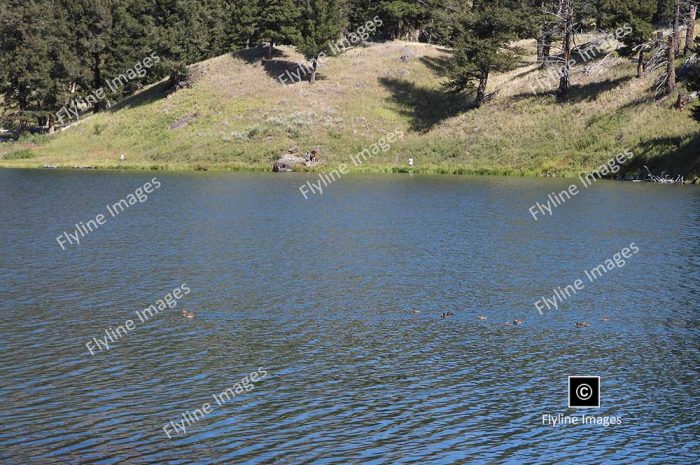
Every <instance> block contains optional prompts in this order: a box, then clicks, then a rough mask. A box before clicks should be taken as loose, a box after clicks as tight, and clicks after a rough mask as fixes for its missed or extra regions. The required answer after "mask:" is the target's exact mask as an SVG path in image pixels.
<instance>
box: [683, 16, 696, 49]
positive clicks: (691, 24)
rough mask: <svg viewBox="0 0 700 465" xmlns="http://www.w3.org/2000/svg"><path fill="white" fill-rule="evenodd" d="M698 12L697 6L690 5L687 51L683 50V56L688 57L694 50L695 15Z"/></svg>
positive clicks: (686, 34)
mask: <svg viewBox="0 0 700 465" xmlns="http://www.w3.org/2000/svg"><path fill="white" fill-rule="evenodd" d="M697 11H698V7H697V6H696V5H690V17H689V18H688V30H687V31H686V33H685V49H684V50H683V55H687V54H688V52H689V51H690V50H691V49H692V48H693V41H694V40H695V15H696V14H697Z"/></svg>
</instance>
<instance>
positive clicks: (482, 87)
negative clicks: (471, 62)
mask: <svg viewBox="0 0 700 465" xmlns="http://www.w3.org/2000/svg"><path fill="white" fill-rule="evenodd" d="M488 80H489V72H488V71H482V72H481V77H480V78H479V87H478V88H477V89H476V100H475V101H474V106H475V107H476V108H481V104H482V103H484V98H485V97H486V83H487V82H488Z"/></svg>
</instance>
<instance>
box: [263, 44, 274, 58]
mask: <svg viewBox="0 0 700 465" xmlns="http://www.w3.org/2000/svg"><path fill="white" fill-rule="evenodd" d="M273 48H275V41H274V40H272V39H271V40H270V42H269V43H268V44H267V47H265V59H266V60H272V49H273Z"/></svg>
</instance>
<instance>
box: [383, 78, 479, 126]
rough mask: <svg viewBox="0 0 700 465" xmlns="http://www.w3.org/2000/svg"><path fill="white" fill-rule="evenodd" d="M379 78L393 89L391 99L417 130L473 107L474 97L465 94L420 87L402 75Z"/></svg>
mask: <svg viewBox="0 0 700 465" xmlns="http://www.w3.org/2000/svg"><path fill="white" fill-rule="evenodd" d="M379 82H380V84H382V85H383V86H384V87H386V88H387V89H388V90H390V91H391V92H392V95H391V97H389V99H390V101H392V102H393V103H395V104H397V105H398V106H399V107H400V109H399V112H400V113H401V114H402V115H405V116H408V117H409V118H410V119H411V129H413V130H414V131H421V132H427V131H429V130H430V129H432V128H433V127H434V126H435V125H436V124H438V123H439V122H441V121H443V120H445V119H448V118H451V117H454V116H457V115H459V114H460V113H464V112H466V111H469V110H471V109H473V108H474V103H473V101H472V98H470V97H469V96H467V95H464V94H456V93H450V92H445V91H442V90H440V89H432V88H426V87H418V86H416V85H415V84H414V83H412V82H410V81H406V80H402V79H392V78H380V79H379Z"/></svg>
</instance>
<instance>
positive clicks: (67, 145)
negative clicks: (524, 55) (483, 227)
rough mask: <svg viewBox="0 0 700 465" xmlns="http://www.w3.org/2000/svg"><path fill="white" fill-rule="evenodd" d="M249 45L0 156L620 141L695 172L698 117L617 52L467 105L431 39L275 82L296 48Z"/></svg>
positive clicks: (580, 166) (221, 161) (482, 147)
mask: <svg viewBox="0 0 700 465" xmlns="http://www.w3.org/2000/svg"><path fill="white" fill-rule="evenodd" d="M522 45H523V46H525V47H530V48H531V47H532V45H533V44H531V43H529V42H523V43H522ZM259 52H260V51H259V50H248V51H244V52H240V53H237V54H234V55H226V56H220V57H217V58H213V59H211V60H207V61H205V62H202V63H199V64H197V65H194V66H193V67H192V71H193V76H194V79H195V81H194V82H195V83H194V85H193V87H192V88H191V89H184V90H180V91H178V92H175V93H172V94H169V95H168V94H166V93H165V90H164V89H165V86H164V83H161V84H160V85H156V86H153V87H151V88H149V89H146V90H145V91H143V92H142V93H141V94H139V95H136V96H134V97H132V98H130V99H129V100H127V101H125V102H122V104H121V105H120V106H119V107H117V108H116V109H113V111H110V112H106V113H102V114H98V115H95V116H91V117H89V118H86V119H84V120H83V121H82V122H81V123H80V124H79V125H77V126H75V127H73V128H70V129H68V130H66V131H64V132H62V133H60V134H58V135H55V136H51V137H49V136H42V137H34V138H32V139H29V140H26V141H22V142H18V143H11V144H7V143H6V144H0V166H41V165H44V164H48V165H59V166H69V167H72V166H96V167H104V168H109V167H122V168H125V167H128V168H144V169H149V168H152V169H203V168H208V169H265V170H269V169H270V168H271V166H272V163H273V162H274V160H276V159H277V158H278V156H279V155H280V154H281V153H285V152H287V151H288V150H289V149H290V148H296V149H298V150H299V151H301V152H304V151H307V150H310V149H311V148H313V147H315V146H319V147H320V148H321V159H322V161H323V164H322V166H321V167H320V168H319V169H323V170H327V169H329V168H331V167H333V166H336V165H338V164H341V163H347V164H349V165H350V166H351V168H353V169H354V170H356V171H357V170H362V171H392V170H400V169H404V168H405V167H406V159H407V158H408V156H409V155H411V156H413V157H414V158H415V161H416V171H424V172H438V173H500V174H540V173H552V172H554V173H560V174H574V173H578V172H581V171H585V170H590V169H593V168H594V167H596V166H598V165H600V164H601V163H603V162H605V161H607V160H608V159H610V158H611V157H612V156H614V155H615V154H616V153H619V152H622V151H623V150H624V149H627V148H630V149H632V151H633V152H634V153H635V155H636V156H637V159H636V160H635V166H641V164H642V163H647V164H650V166H652V168H653V169H655V170H657V171H661V170H662V169H668V170H669V171H673V172H679V173H682V174H685V175H687V174H688V173H689V172H694V173H698V172H700V161H699V158H700V156H699V155H698V150H697V149H698V147H699V146H700V141H699V139H698V127H699V126H698V123H697V122H695V121H694V120H693V119H692V118H690V117H689V110H686V111H683V112H680V111H677V110H675V109H673V108H672V104H673V102H674V96H671V97H668V98H666V99H664V100H655V99H654V98H653V96H652V94H651V88H652V83H653V79H654V76H650V77H648V78H646V79H635V78H634V75H635V69H636V68H635V64H634V63H632V62H630V61H628V60H624V59H622V58H611V59H609V60H612V61H608V62H606V63H613V64H614V66H607V65H606V66H601V67H600V70H599V72H595V71H594V72H592V73H589V74H586V73H582V72H581V73H577V74H575V75H574V76H573V78H572V82H573V84H574V86H573V89H572V92H571V97H570V99H569V101H568V102H567V103H565V104H559V103H557V102H556V101H555V99H554V96H553V94H552V93H550V94H545V95H543V94H540V95H537V96H535V95H533V94H532V91H531V88H530V86H529V83H530V82H531V81H530V79H533V78H534V77H537V76H540V77H542V76H544V75H545V74H544V71H542V70H540V69H539V68H538V67H537V66H536V65H534V64H533V63H531V62H530V63H528V62H526V61H525V62H523V63H522V66H521V67H520V68H518V69H517V70H514V71H512V72H509V73H505V74H501V75H495V76H493V77H492V79H491V80H490V82H489V88H488V91H489V92H494V91H497V93H496V95H495V96H494V98H493V99H492V100H491V101H489V102H488V103H487V104H486V105H485V106H484V107H482V108H481V109H470V108H469V99H468V98H465V97H462V96H457V95H446V94H444V93H443V91H442V88H441V81H442V80H443V79H444V78H443V77H442V69H443V67H444V65H445V64H446V63H447V62H448V60H449V59H450V55H449V53H448V52H447V51H445V50H442V49H440V48H438V47H434V46H430V45H425V44H416V43H407V42H389V43H383V44H375V45H372V46H369V47H366V48H357V49H354V50H350V51H348V52H347V53H345V54H343V55H341V56H339V57H336V58H333V59H330V60H329V61H328V62H327V65H326V66H324V67H323V68H321V72H320V79H321V80H320V81H319V82H317V83H316V84H315V85H313V86H311V85H309V84H308V83H307V82H301V83H296V84H293V85H282V84H281V83H280V82H279V81H277V76H278V75H279V74H281V73H282V72H283V71H284V70H285V69H289V70H290V71H292V70H294V69H295V68H296V63H301V62H303V60H302V57H301V56H300V55H299V54H298V53H296V52H295V51H294V49H292V48H281V49H280V50H279V53H277V55H276V56H275V58H274V60H272V61H271V62H268V63H267V64H266V65H265V66H262V65H261V63H260V62H259V60H257V59H256V57H257V56H258V55H259ZM402 55H408V57H409V58H408V60H402V59H401V57H402ZM531 55H532V54H531ZM579 68H580V70H583V68H585V66H584V65H581V66H580V67H579ZM554 86H555V84H553V87H554ZM396 128H400V129H401V130H403V131H404V132H405V134H406V136H405V138H404V139H403V140H400V141H398V142H396V143H395V144H393V146H392V149H391V150H390V151H388V152H382V153H380V154H379V155H376V156H374V157H373V158H372V159H371V160H369V161H368V162H366V163H364V164H362V165H360V166H354V165H352V163H351V162H350V155H352V154H355V153H357V152H360V151H361V150H363V149H364V148H365V147H367V146H369V145H371V144H374V143H376V142H377V141H378V140H379V139H380V138H382V137H384V136H385V135H386V134H387V133H389V132H392V131H394V130H395V129H396ZM121 154H124V155H125V156H126V161H125V162H119V160H118V159H119V156H120V155H121Z"/></svg>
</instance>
